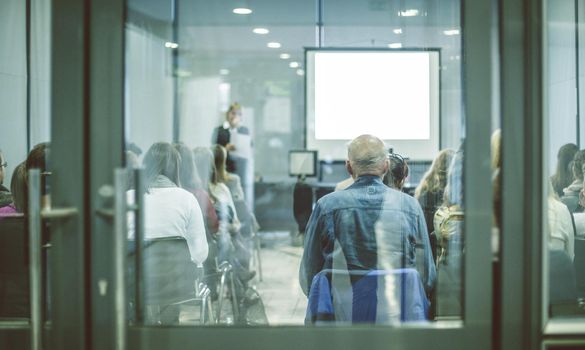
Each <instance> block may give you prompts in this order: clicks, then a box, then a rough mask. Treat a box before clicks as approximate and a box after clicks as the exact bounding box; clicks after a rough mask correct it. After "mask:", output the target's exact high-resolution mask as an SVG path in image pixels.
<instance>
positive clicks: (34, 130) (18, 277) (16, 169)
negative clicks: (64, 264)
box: [0, 0, 51, 329]
mask: <svg viewBox="0 0 585 350" xmlns="http://www.w3.org/2000/svg"><path fill="white" fill-rule="evenodd" d="M0 18H1V20H0V22H2V24H1V26H2V33H4V35H2V36H1V38H0V45H1V46H2V47H3V49H2V52H1V53H0V101H1V102H0V104H1V105H2V107H1V108H0V120H1V122H2V128H0V233H1V234H0V236H1V239H2V244H1V245H2V252H1V253H0V256H2V259H3V260H2V264H3V269H2V273H1V277H0V295H1V297H0V299H1V306H0V329H4V328H11V327H13V328H14V327H16V328H18V327H24V328H26V327H28V323H29V321H30V320H31V315H32V314H33V312H32V311H31V310H33V309H36V310H40V314H37V315H38V316H39V317H42V320H43V321H46V320H48V319H50V309H51V303H50V298H49V296H50V293H48V288H49V286H50V279H49V275H48V270H49V268H48V264H49V263H50V260H49V259H48V255H49V252H50V246H51V245H50V234H49V225H48V223H47V222H45V223H44V225H43V232H42V243H41V242H39V246H38V247H36V248H37V249H38V251H39V252H41V253H40V254H41V259H42V266H43V268H42V270H41V271H40V275H39V278H41V280H37V281H38V282H39V284H38V285H35V286H31V284H30V272H31V268H30V266H31V265H30V263H29V257H30V252H29V239H30V238H29V230H28V225H27V223H26V218H25V216H26V215H25V214H26V213H27V209H28V207H29V205H28V198H27V196H28V184H27V178H28V174H27V173H28V171H29V170H30V169H33V168H41V172H42V175H41V177H42V183H43V188H42V192H43V199H44V200H43V207H44V208H45V209H46V208H49V207H50V200H49V199H48V198H49V178H50V177H49V175H50V169H49V167H48V166H49V161H48V148H49V144H48V142H49V141H50V125H51V119H50V98H51V94H50V64H51V60H50V57H51V55H50V53H51V41H50V26H51V10H50V7H49V6H48V4H47V3H46V2H43V1H36V0H32V1H4V2H2V4H0ZM39 204H40V203H39ZM41 245H42V248H41ZM31 291H33V292H32V293H31ZM33 293H40V294H38V295H39V296H41V298H40V299H35V302H31V300H33V299H32V295H33ZM39 322H42V321H40V320H39Z"/></svg>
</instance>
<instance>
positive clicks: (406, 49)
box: [303, 47, 442, 160]
mask: <svg viewBox="0 0 585 350" xmlns="http://www.w3.org/2000/svg"><path fill="white" fill-rule="evenodd" d="M311 51H316V52H335V51H340V52H432V53H436V54H437V66H438V70H437V72H436V75H437V77H436V79H437V92H436V94H437V96H436V106H437V125H436V129H437V130H436V133H437V150H436V151H437V152H438V151H439V150H440V149H441V145H442V124H441V121H442V90H441V89H442V69H441V62H442V55H441V48H439V47H428V48H420V47H403V48H396V49H393V48H383V47H304V62H303V64H304V67H305V75H304V104H305V116H304V121H303V124H304V127H303V129H304V133H303V147H304V149H307V147H308V142H309V141H308V132H309V130H308V121H309V119H308V118H309V103H308V102H307V101H308V93H309V89H308V77H309V74H308V73H309V72H308V65H307V56H308V53H309V52H311ZM431 68H432V67H431ZM431 95H432V93H431ZM431 123H432V121H431ZM313 131H314V130H313ZM431 132H432V130H431ZM339 141H342V140H337V141H330V140H328V141H326V142H339ZM348 141H349V140H348ZM384 141H386V142H387V143H388V141H389V140H384ZM311 146H312V149H315V145H311ZM388 146H392V147H394V145H393V144H391V143H389V144H388ZM321 154H322V152H319V156H321ZM406 156H409V155H408V154H406ZM412 159H414V160H432V158H431V159H427V158H417V157H414V158H412ZM319 160H321V158H319ZM326 160H345V156H344V157H342V158H341V157H334V158H328V159H326Z"/></svg>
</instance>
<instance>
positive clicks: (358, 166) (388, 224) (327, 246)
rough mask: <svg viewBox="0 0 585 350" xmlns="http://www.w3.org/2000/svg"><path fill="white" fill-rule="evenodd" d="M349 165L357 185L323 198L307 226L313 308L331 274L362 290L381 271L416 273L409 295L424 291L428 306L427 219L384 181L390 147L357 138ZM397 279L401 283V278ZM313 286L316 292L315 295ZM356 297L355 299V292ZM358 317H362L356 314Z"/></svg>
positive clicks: (431, 274) (432, 275)
mask: <svg viewBox="0 0 585 350" xmlns="http://www.w3.org/2000/svg"><path fill="white" fill-rule="evenodd" d="M345 164H346V169H347V171H348V172H349V173H350V174H351V176H352V178H353V179H354V181H355V182H354V183H353V184H352V185H351V186H349V187H348V188H346V189H345V190H343V191H337V192H333V193H330V194H328V195H326V196H324V197H322V198H321V199H320V200H319V201H318V202H317V204H316V206H315V209H314V210H313V213H312V214H311V218H310V219H309V223H308V225H307V230H306V237H305V247H304V248H305V249H304V252H303V257H302V259H301V266H300V269H299V281H300V285H301V288H302V290H303V292H304V293H305V294H306V295H307V296H309V304H311V300H313V298H312V295H314V292H315V291H316V290H319V288H320V286H323V284H322V283H321V281H319V279H320V278H321V276H322V275H323V274H326V273H328V272H329V271H333V272H334V273H338V271H344V270H345V271H346V275H349V276H351V277H350V281H351V285H352V286H353V287H356V283H358V282H359V280H360V279H361V277H363V276H366V275H368V276H369V275H370V274H379V273H381V271H383V272H384V273H390V274H392V273H394V272H396V273H399V272H400V271H403V270H400V269H403V268H409V269H410V270H409V271H410V272H412V271H413V270H415V269H416V272H415V274H416V278H415V279H414V280H411V281H412V282H411V283H407V284H404V285H403V288H407V289H408V293H409V295H414V294H417V291H418V292H421V291H422V299H424V300H425V303H427V305H428V300H427V299H426V296H425V294H426V295H430V294H431V292H432V290H433V289H434V285H435V280H436V270H435V264H434V262H433V257H432V254H431V248H430V243H429V237H428V234H427V227H426V224H425V219H424V214H423V211H422V209H421V207H420V205H419V203H418V201H417V200H416V199H414V198H413V197H411V196H409V195H408V194H406V193H403V192H401V191H397V190H395V189H393V188H390V187H388V186H386V185H384V183H383V182H382V179H383V178H384V175H385V174H386V173H387V172H388V169H389V167H390V160H389V157H388V152H387V148H386V146H385V144H384V142H383V141H381V140H380V139H379V138H377V137H375V136H372V135H361V136H359V137H357V138H355V139H354V140H352V141H351V142H350V143H349V145H348V159H347V160H346V163H345ZM416 249H422V250H423V253H424V255H423V261H422V264H418V263H417V261H416V257H417V255H418V254H416ZM356 273H357V274H358V276H357V277H356ZM314 278H315V280H314ZM397 280H398V283H400V278H398V279H397ZM313 286H316V287H315V288H316V289H315V290H314V291H313V293H311V288H312V287H313ZM381 287H382V286H381ZM396 288H398V287H396ZM396 288H391V289H386V292H388V293H390V295H389V296H388V300H390V299H392V298H394V297H396V298H397V299H396V300H400V298H399V297H398V294H395V295H394V296H392V290H395V291H396V293H400V292H401V289H400V288H398V289H396ZM403 288H402V289H403ZM378 292H379V291H378ZM353 293H354V296H355V295H356V294H355V290H354V292H353ZM384 295H386V294H384ZM417 295H419V296H420V294H417ZM422 299H419V300H422ZM388 300H387V301H388ZM373 302H374V303H377V302H376V301H373ZM350 304H351V301H350ZM389 304H392V302H391V301H389ZM380 305H381V304H379V303H378V304H376V307H379V306H380ZM350 306H351V305H350ZM354 306H355V305H354ZM421 309H422V308H421ZM309 310H311V309H309ZM357 311H358V313H359V312H361V311H363V312H366V313H368V311H367V310H357ZM378 311H381V310H378ZM396 311H398V312H401V311H400V310H396V309H395V308H394V310H393V311H392V312H396ZM353 315H354V316H355V315H357V314H356V310H355V309H354V311H353ZM352 320H353V321H355V317H354V318H353V319H352ZM360 321H364V322H378V319H377V318H375V319H374V320H372V319H366V320H363V319H362V320H360Z"/></svg>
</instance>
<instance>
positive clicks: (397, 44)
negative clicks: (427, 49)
mask: <svg viewBox="0 0 585 350" xmlns="http://www.w3.org/2000/svg"><path fill="white" fill-rule="evenodd" d="M388 47H389V48H391V49H400V48H402V44H401V43H391V44H388Z"/></svg>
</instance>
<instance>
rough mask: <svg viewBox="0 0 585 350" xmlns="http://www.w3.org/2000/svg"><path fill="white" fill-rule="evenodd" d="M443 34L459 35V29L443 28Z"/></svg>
mask: <svg viewBox="0 0 585 350" xmlns="http://www.w3.org/2000/svg"><path fill="white" fill-rule="evenodd" d="M443 34H445V35H449V36H451V35H459V29H448V30H444V31H443Z"/></svg>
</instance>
